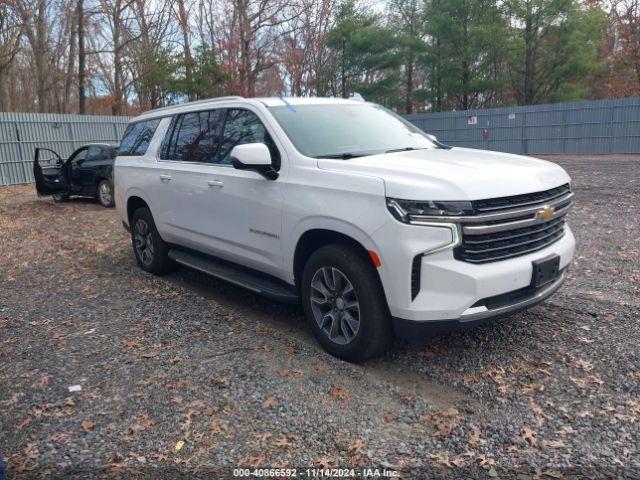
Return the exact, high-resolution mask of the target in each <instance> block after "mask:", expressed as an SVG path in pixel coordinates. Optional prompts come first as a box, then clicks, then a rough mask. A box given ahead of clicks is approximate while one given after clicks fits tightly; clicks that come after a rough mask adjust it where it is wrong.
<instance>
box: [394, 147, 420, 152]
mask: <svg viewBox="0 0 640 480" xmlns="http://www.w3.org/2000/svg"><path fill="white" fill-rule="evenodd" d="M411 150H426V147H423V148H416V147H402V148H392V149H391V150H387V151H386V152H384V153H394V152H409V151H411Z"/></svg>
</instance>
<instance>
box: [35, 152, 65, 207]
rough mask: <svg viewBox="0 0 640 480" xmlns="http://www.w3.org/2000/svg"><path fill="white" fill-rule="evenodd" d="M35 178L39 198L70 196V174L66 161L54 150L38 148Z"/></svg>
mask: <svg viewBox="0 0 640 480" xmlns="http://www.w3.org/2000/svg"><path fill="white" fill-rule="evenodd" d="M33 176H34V178H35V180H36V190H37V191H38V196H43V195H53V194H59V195H68V194H69V174H68V172H67V166H66V164H65V161H64V160H63V159H62V158H61V157H60V155H58V154H57V153H56V152H54V151H53V150H49V149H48V148H36V154H35V159H34V161H33Z"/></svg>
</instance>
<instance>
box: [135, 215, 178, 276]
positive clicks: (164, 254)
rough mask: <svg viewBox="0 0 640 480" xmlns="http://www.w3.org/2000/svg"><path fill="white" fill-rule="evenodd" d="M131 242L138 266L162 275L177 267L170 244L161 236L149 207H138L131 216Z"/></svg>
mask: <svg viewBox="0 0 640 480" xmlns="http://www.w3.org/2000/svg"><path fill="white" fill-rule="evenodd" d="M131 244H132V246H133V254H134V255H135V257H136V261H137V262H138V266H139V267H140V268H142V269H143V270H145V271H147V272H149V273H153V274H154V275H162V274H164V273H168V272H170V271H171V270H173V269H174V268H175V264H174V263H173V262H172V261H171V259H170V258H169V246H168V245H167V244H166V243H165V242H164V240H162V238H161V237H160V234H159V233H158V230H157V229H156V224H155V222H154V221H153V216H152V215H151V211H150V210H149V209H148V208H147V207H142V208H138V209H137V210H136V211H135V212H133V215H132V216H131Z"/></svg>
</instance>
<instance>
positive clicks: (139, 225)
mask: <svg viewBox="0 0 640 480" xmlns="http://www.w3.org/2000/svg"><path fill="white" fill-rule="evenodd" d="M133 241H134V244H135V249H136V253H137V254H138V258H139V259H140V261H141V262H142V264H143V265H144V266H145V267H148V266H149V265H151V264H152V263H153V253H154V248H153V237H152V235H151V229H150V228H149V225H148V224H147V222H146V221H145V220H144V219H142V218H139V219H138V221H137V222H136V226H135V229H134V234H133Z"/></svg>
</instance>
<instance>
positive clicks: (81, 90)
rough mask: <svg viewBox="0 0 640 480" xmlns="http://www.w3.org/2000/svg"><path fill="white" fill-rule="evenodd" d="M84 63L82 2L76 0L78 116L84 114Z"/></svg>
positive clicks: (81, 0) (82, 0)
mask: <svg viewBox="0 0 640 480" xmlns="http://www.w3.org/2000/svg"><path fill="white" fill-rule="evenodd" d="M85 61H86V51H85V49H84V0H78V111H79V113H80V115H84V114H85V113H86V97H85V76H86V72H85Z"/></svg>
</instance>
